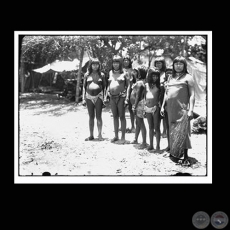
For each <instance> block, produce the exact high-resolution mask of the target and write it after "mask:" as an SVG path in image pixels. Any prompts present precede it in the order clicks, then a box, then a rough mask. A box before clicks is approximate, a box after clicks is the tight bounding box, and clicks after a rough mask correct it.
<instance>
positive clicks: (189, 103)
mask: <svg viewBox="0 0 230 230" xmlns="http://www.w3.org/2000/svg"><path fill="white" fill-rule="evenodd" d="M166 93H167V112H168V122H169V133H170V152H171V150H172V145H173V143H172V142H173V141H175V140H173V136H172V135H171V131H172V129H173V127H174V126H175V124H178V122H181V120H182V116H183V115H184V114H185V115H186V114H187V116H188V119H189V121H190V120H191V119H192V118H193V109H194V104H195V90H194V80H193V77H192V76H191V75H190V74H189V73H188V71H187V62H186V59H185V58H184V57H182V56H178V57H176V58H175V59H174V60H173V71H172V77H171V78H169V79H168V83H167V89H166ZM191 148H192V146H191V127H190V122H189V123H188V130H187V135H186V138H185V141H184V144H183V155H182V156H184V159H183V160H182V165H188V166H189V165H190V162H189V160H188V149H191ZM173 156H174V157H178V158H180V157H181V156H180V155H179V153H178V154H176V155H173Z"/></svg>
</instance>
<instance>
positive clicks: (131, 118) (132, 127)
mask: <svg viewBox="0 0 230 230" xmlns="http://www.w3.org/2000/svg"><path fill="white" fill-rule="evenodd" d="M123 64H124V68H125V69H128V66H129V65H130V62H129V59H124V63H123ZM132 84H133V82H132V81H130V87H132ZM131 91H132V89H131V88H130V92H129V98H130V94H131ZM128 110H129V114H130V120H131V132H135V126H134V120H135V116H134V114H133V110H132V104H131V103H130V101H129V103H128Z"/></svg>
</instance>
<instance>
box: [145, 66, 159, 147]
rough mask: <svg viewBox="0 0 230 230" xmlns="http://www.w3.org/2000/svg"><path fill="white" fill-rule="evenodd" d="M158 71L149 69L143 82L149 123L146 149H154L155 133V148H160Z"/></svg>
mask: <svg viewBox="0 0 230 230" xmlns="http://www.w3.org/2000/svg"><path fill="white" fill-rule="evenodd" d="M159 96H160V71H159V70H158V69H155V68H154V69H153V68H151V69H149V71H148V74H147V82H146V83H145V112H146V117H147V121H148V125H149V143H150V145H149V147H148V148H147V149H148V150H152V149H154V147H153V136H154V130H155V133H156V150H160V136H161V133H160V108H159Z"/></svg>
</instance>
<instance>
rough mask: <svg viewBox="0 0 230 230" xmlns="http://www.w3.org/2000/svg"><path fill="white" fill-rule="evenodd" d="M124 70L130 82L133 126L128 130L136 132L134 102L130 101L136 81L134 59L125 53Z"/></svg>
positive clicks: (129, 108)
mask: <svg viewBox="0 0 230 230" xmlns="http://www.w3.org/2000/svg"><path fill="white" fill-rule="evenodd" d="M123 70H124V72H127V73H128V76H129V83H130V92H129V104H128V110H129V114H130V121H131V128H130V129H127V130H126V132H130V133H135V125H134V123H135V116H134V114H133V110H132V104H131V103H130V95H131V92H132V85H133V84H135V83H136V77H135V76H134V75H133V74H132V72H133V68H132V61H131V58H130V56H129V55H125V56H124V57H123Z"/></svg>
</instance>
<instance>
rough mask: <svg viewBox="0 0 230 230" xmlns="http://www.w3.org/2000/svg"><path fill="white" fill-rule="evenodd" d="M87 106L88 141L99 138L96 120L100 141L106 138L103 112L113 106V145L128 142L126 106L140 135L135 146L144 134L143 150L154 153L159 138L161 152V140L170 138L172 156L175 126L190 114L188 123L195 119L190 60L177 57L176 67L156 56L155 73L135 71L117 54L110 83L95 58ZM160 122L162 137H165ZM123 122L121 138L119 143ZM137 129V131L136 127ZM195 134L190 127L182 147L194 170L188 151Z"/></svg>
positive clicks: (89, 73)
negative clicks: (108, 104)
mask: <svg viewBox="0 0 230 230" xmlns="http://www.w3.org/2000/svg"><path fill="white" fill-rule="evenodd" d="M82 99H83V104H86V105H87V108H88V114H89V131H90V136H89V137H87V138H86V139H85V140H86V141H90V140H93V139H94V134H93V133H94V119H95V115H96V120H97V127H98V139H99V140H103V137H102V126H103V122H102V109H103V108H104V107H106V105H107V103H108V101H109V102H110V105H111V111H112V115H113V125H114V133H115V135H114V137H113V138H112V140H111V142H113V143H117V144H125V143H127V141H126V139H125V134H126V132H127V129H126V118H125V111H126V107H127V108H128V110H129V114H130V121H131V128H130V130H129V131H130V132H133V133H135V137H134V140H133V141H132V142H131V143H132V144H136V143H138V137H139V134H140V133H141V134H142V143H141V145H140V146H139V148H141V149H144V148H146V149H147V150H153V149H154V143H153V140H154V135H155V137H156V150H160V139H161V136H162V137H165V138H167V141H168V146H167V148H166V149H165V150H166V151H167V153H166V154H165V156H172V155H171V153H170V149H171V147H172V144H173V143H172V141H173V138H171V136H170V133H171V131H172V129H173V127H174V126H175V123H177V122H180V119H181V118H182V116H183V114H184V113H186V114H187V117H188V119H189V120H191V119H192V118H193V109H194V104H195V91H194V80H193V77H192V76H191V75H190V74H189V73H188V71H187V62H186V59H185V58H184V57H182V56H178V57H176V58H175V59H174V60H173V63H172V66H170V67H166V62H165V59H164V57H162V56H161V57H157V58H156V59H155V61H154V67H153V68H146V67H145V66H140V67H138V68H132V61H131V59H130V57H129V56H128V55H127V56H124V57H123V58H122V57H120V56H117V55H115V56H114V57H113V59H112V68H111V70H110V71H109V73H108V76H107V79H106V76H105V74H104V73H102V71H101V63H100V61H99V60H98V59H97V58H92V59H91V61H90V63H89V66H88V71H87V73H86V74H85V76H84V83H83V95H82ZM144 118H147V122H148V126H149V127H148V128H149V145H148V144H147V142H146V138H147V137H146V133H147V132H146V127H145V123H144ZM119 121H120V122H119ZM161 122H162V126H163V132H162V134H161V131H160V127H161ZM119 123H120V126H121V127H120V130H121V138H119V135H118V134H119ZM135 124H136V127H135ZM190 139H191V129H190V125H188V130H187V133H186V138H185V141H184V144H183V156H184V158H183V160H181V162H182V163H183V164H185V165H189V161H188V149H190V148H191V140H190Z"/></svg>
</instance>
